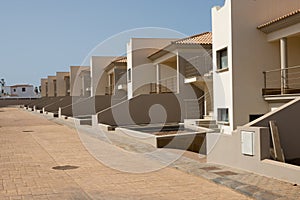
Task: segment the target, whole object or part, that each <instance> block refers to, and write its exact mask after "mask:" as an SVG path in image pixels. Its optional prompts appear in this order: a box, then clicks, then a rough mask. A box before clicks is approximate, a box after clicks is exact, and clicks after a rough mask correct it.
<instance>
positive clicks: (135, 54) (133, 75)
mask: <svg viewBox="0 0 300 200" xmlns="http://www.w3.org/2000/svg"><path fill="white" fill-rule="evenodd" d="M174 40H176V39H174V38H131V39H130V41H129V42H128V43H127V93H128V99H131V98H133V97H135V96H138V95H140V94H150V93H151V92H152V91H151V87H150V85H151V83H156V67H155V65H154V64H153V63H152V61H151V60H150V59H149V58H148V56H149V55H151V54H153V53H154V52H156V51H158V50H159V49H162V48H164V47H165V46H167V45H168V44H170V42H172V41H174Z"/></svg>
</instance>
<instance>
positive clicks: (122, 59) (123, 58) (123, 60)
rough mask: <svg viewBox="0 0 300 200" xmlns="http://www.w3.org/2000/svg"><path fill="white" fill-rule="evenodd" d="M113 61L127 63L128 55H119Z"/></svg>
mask: <svg viewBox="0 0 300 200" xmlns="http://www.w3.org/2000/svg"><path fill="white" fill-rule="evenodd" d="M113 63H127V57H126V56H122V57H118V58H116V59H115V60H114V61H113Z"/></svg>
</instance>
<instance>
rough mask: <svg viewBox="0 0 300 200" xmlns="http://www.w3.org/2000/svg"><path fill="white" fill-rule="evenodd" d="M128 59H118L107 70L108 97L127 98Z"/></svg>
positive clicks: (106, 90)
mask: <svg viewBox="0 0 300 200" xmlns="http://www.w3.org/2000/svg"><path fill="white" fill-rule="evenodd" d="M126 73H127V57H118V58H116V59H115V60H113V61H112V62H111V63H110V64H109V65H108V66H107V67H106V68H105V75H107V78H106V80H107V81H106V88H105V94H106V95H119V96H127V74H126Z"/></svg>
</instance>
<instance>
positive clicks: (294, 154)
mask: <svg viewBox="0 0 300 200" xmlns="http://www.w3.org/2000/svg"><path fill="white" fill-rule="evenodd" d="M290 103H292V102H290ZM299 110H300V99H298V100H295V103H292V104H291V105H290V106H286V105H285V106H283V107H281V108H279V109H278V110H276V111H274V113H273V114H271V115H269V116H267V117H265V118H263V119H261V120H260V121H258V122H256V123H254V124H253V125H252V126H260V127H269V121H271V120H274V121H276V124H277V126H278V130H279V138H280V143H281V146H282V149H283V152H284V155H285V158H286V159H295V158H300V147H299V141H300V132H299V124H298V123H299V119H300V113H299Z"/></svg>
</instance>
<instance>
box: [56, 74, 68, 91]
mask: <svg viewBox="0 0 300 200" xmlns="http://www.w3.org/2000/svg"><path fill="white" fill-rule="evenodd" d="M56 85H57V86H56V88H57V92H56V93H57V96H58V97H63V96H70V72H56Z"/></svg>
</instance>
